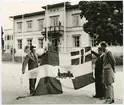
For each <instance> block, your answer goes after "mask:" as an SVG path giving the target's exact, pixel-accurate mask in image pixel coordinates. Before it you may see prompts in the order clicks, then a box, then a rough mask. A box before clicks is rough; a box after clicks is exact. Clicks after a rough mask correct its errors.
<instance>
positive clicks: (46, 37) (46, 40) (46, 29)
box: [45, 5, 48, 41]
mask: <svg viewBox="0 0 124 105" xmlns="http://www.w3.org/2000/svg"><path fill="white" fill-rule="evenodd" d="M47 9H48V5H46V13H45V15H46V16H45V17H46V41H47V39H48V19H47V14H48V11H47Z"/></svg>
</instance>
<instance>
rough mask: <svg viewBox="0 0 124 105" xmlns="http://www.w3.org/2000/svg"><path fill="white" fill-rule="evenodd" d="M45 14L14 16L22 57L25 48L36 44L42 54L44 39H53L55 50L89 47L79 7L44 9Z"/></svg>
mask: <svg viewBox="0 0 124 105" xmlns="http://www.w3.org/2000/svg"><path fill="white" fill-rule="evenodd" d="M42 8H43V9H44V11H38V12H33V13H28V14H21V15H16V16H11V18H13V20H14V21H13V22H14V25H13V29H14V30H13V31H14V37H13V38H14V48H15V49H16V55H17V56H18V55H21V54H22V52H23V49H24V46H26V45H29V46H30V45H35V46H36V49H37V52H38V53H41V52H43V49H44V47H45V40H44V39H45V37H46V36H48V38H49V39H50V40H51V42H52V44H53V45H54V46H55V49H56V50H59V51H60V52H63V51H64V49H65V47H66V52H68V51H72V50H74V49H77V48H82V47H84V46H87V45H90V37H89V35H88V34H87V33H85V32H84V31H83V27H82V26H83V24H84V23H85V22H86V20H85V18H83V19H81V18H80V12H81V11H80V10H79V9H78V5H71V4H70V2H66V3H58V4H53V5H48V6H43V7H42Z"/></svg>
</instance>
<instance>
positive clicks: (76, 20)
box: [73, 14, 80, 26]
mask: <svg viewBox="0 0 124 105" xmlns="http://www.w3.org/2000/svg"><path fill="white" fill-rule="evenodd" d="M79 19H80V18H79V14H75V15H73V26H79Z"/></svg>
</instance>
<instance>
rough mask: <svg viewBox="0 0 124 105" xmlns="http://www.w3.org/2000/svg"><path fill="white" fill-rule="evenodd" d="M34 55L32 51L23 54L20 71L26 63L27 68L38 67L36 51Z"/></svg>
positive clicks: (23, 69)
mask: <svg viewBox="0 0 124 105" xmlns="http://www.w3.org/2000/svg"><path fill="white" fill-rule="evenodd" d="M34 55H35V56H34ZM34 55H33V53H30V54H28V55H26V56H25V58H24V61H23V63H22V71H25V68H26V66H27V64H28V70H31V69H34V68H36V67H38V55H37V54H36V53H35V54H34Z"/></svg>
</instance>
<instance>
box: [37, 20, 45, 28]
mask: <svg viewBox="0 0 124 105" xmlns="http://www.w3.org/2000/svg"><path fill="white" fill-rule="evenodd" d="M43 22H44V19H38V29H39V30H42V28H43V24H44V23H43Z"/></svg>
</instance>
